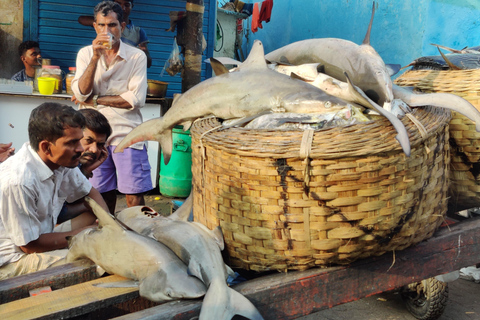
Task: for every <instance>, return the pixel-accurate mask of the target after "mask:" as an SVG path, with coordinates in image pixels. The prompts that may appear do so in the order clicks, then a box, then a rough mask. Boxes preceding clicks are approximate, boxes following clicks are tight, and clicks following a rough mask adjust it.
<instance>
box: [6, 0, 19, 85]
mask: <svg viewBox="0 0 480 320" xmlns="http://www.w3.org/2000/svg"><path fill="white" fill-rule="evenodd" d="M22 33H23V0H0V78H8V79H10V77H11V76H12V75H13V74H15V73H16V72H17V71H19V70H21V69H22V68H23V63H22V62H21V61H20V57H19V56H18V46H19V45H20V43H21V42H22Z"/></svg>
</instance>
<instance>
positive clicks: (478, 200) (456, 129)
mask: <svg viewBox="0 0 480 320" xmlns="http://www.w3.org/2000/svg"><path fill="white" fill-rule="evenodd" d="M479 79H480V70H479V69H472V70H447V71H438V70H416V71H408V72H406V73H404V74H403V75H401V76H400V77H399V78H398V79H397V80H396V81H395V82H396V84H398V85H400V86H411V87H415V88H416V89H418V90H420V91H423V92H444V93H453V94H456V95H458V96H460V97H462V98H464V99H466V100H467V101H469V102H470V103H471V104H473V105H474V106H475V107H476V108H477V109H478V110H480V80H479ZM452 115H453V117H452V120H451V121H450V126H449V127H450V147H451V157H452V159H451V168H450V170H451V171H450V180H451V183H450V188H449V197H450V200H449V207H450V210H451V211H460V210H464V209H468V208H473V207H480V133H479V132H477V131H476V130H475V124H474V123H473V122H472V121H471V120H470V119H468V118H467V117H465V116H463V115H461V114H458V113H456V112H453V113H452Z"/></svg>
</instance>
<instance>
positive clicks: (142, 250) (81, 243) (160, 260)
mask: <svg viewBox="0 0 480 320" xmlns="http://www.w3.org/2000/svg"><path fill="white" fill-rule="evenodd" d="M86 201H87V203H88V204H89V205H90V206H91V207H92V209H93V212H94V213H95V215H96V216H97V218H98V219H99V227H98V228H89V229H85V230H83V231H82V232H80V233H78V234H77V235H75V236H74V237H73V238H72V239H71V241H70V245H69V251H68V253H67V256H66V262H73V261H75V260H78V259H83V258H88V259H90V260H92V261H93V262H95V263H96V264H98V265H99V266H101V267H102V268H103V269H104V270H105V271H106V272H108V273H110V274H116V275H120V276H123V277H125V278H129V279H133V280H138V281H139V293H140V296H142V297H145V298H147V299H149V300H152V301H156V302H161V301H168V300H172V299H182V298H199V297H201V296H203V295H204V294H205V291H206V288H205V285H204V284H203V283H202V282H201V281H200V280H198V279H197V278H195V277H191V276H189V275H188V274H187V267H186V266H185V264H184V263H183V262H182V261H180V260H179V259H178V257H177V256H176V255H175V254H174V253H173V252H172V251H171V250H170V249H168V248H167V247H166V246H165V245H163V244H161V243H159V242H157V241H155V240H153V239H151V238H148V237H145V236H142V235H140V234H138V233H136V232H133V231H128V230H125V229H124V228H122V226H120V224H118V222H117V221H115V220H114V219H113V217H112V216H111V215H110V214H109V213H107V212H106V211H105V210H104V209H103V208H102V207H100V206H99V205H98V204H97V203H96V202H95V201H94V200H92V199H90V198H88V197H87V198H86Z"/></svg>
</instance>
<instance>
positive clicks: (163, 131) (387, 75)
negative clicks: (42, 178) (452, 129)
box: [115, 3, 480, 164]
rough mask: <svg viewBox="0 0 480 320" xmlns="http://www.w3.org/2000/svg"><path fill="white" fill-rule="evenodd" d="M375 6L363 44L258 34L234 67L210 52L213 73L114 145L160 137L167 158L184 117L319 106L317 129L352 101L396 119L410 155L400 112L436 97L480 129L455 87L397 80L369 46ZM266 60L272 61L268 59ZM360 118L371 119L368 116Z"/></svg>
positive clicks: (311, 110)
mask: <svg viewBox="0 0 480 320" xmlns="http://www.w3.org/2000/svg"><path fill="white" fill-rule="evenodd" d="M374 13H375V3H374V5H373V9H372V17H371V19H370V24H369V27H368V31H367V34H366V36H365V39H364V41H363V43H362V44H361V45H357V44H355V43H353V42H351V41H348V40H343V39H337V38H320V39H309V40H303V41H298V42H295V43H292V44H289V45H287V46H285V47H282V48H279V49H277V50H275V51H273V52H271V53H269V54H267V55H266V56H265V55H264V49H263V45H262V43H261V42H260V41H255V42H254V44H253V46H252V49H251V51H250V53H249V55H248V58H247V59H246V60H245V61H244V62H243V63H238V64H239V65H238V67H237V68H235V69H233V70H228V69H227V68H226V67H225V66H224V65H223V64H222V63H221V62H219V61H217V60H216V59H213V58H210V63H211V65H212V69H213V70H214V71H215V74H216V76H215V77H212V78H210V79H207V80H205V81H202V82H200V83H199V84H197V85H196V86H194V87H192V88H191V89H189V90H188V91H186V92H185V93H183V94H181V95H179V96H178V97H176V98H175V99H174V101H173V103H172V107H171V108H170V109H169V110H168V111H167V112H166V113H165V115H164V116H163V117H161V118H158V119H152V120H149V121H146V122H144V123H143V124H141V125H140V126H138V127H137V128H135V129H134V130H132V131H131V132H130V133H129V134H128V135H127V136H126V137H125V138H124V139H123V141H121V143H120V144H119V145H118V146H117V147H116V149H115V152H122V151H123V150H124V149H125V148H127V147H128V146H130V145H132V144H134V143H136V142H139V141H145V140H153V141H158V142H159V143H160V145H161V148H162V151H163V155H164V162H165V164H168V162H169V161H170V157H171V152H172V128H173V127H174V126H176V125H178V124H181V125H183V128H184V130H187V129H188V128H190V126H191V124H192V122H193V121H195V120H196V119H198V118H202V117H205V116H211V115H213V116H215V117H217V118H219V119H223V120H231V119H240V120H238V121H236V122H233V124H232V123H229V124H228V126H226V127H227V128H228V127H229V126H238V125H240V124H243V123H245V122H247V121H250V120H252V119H254V118H256V117H258V116H260V115H265V114H266V113H293V114H313V115H312V116H310V117H308V119H310V120H311V119H319V121H320V125H319V126H317V128H316V129H320V128H324V125H322V124H321V122H322V121H323V122H328V121H332V119H334V118H335V116H338V115H341V113H342V112H343V113H344V112H345V110H346V109H348V110H358V109H353V108H352V107H355V108H359V109H360V110H363V109H365V108H366V109H367V110H369V112H370V114H372V113H376V114H379V115H381V116H384V117H386V118H387V119H388V120H389V121H390V122H391V123H392V125H393V127H394V128H395V130H396V131H397V136H396V139H397V140H398V142H399V144H400V145H401V147H402V149H403V151H404V152H405V154H406V155H407V156H409V155H410V141H409V137H408V133H407V130H406V129H405V127H404V125H403V123H402V122H401V121H400V120H399V118H398V117H397V116H400V117H401V116H403V114H404V113H405V112H409V107H420V106H425V105H433V106H437V107H442V108H448V109H451V110H455V111H457V112H459V113H461V114H463V115H465V116H467V117H469V118H470V119H471V120H472V121H474V122H476V124H477V126H476V128H477V131H480V113H479V112H478V111H477V109H475V107H474V106H473V105H472V104H470V103H469V102H468V101H466V100H464V99H462V98H459V97H458V96H456V95H453V94H445V93H443V94H442V96H439V95H438V94H436V93H433V94H428V95H424V94H418V93H414V92H413V91H412V90H408V89H405V88H400V87H398V86H396V85H394V84H393V83H392V80H391V76H392V75H393V74H394V73H395V71H394V69H393V68H391V67H389V66H387V65H385V63H384V62H383V60H382V58H381V57H380V56H379V55H378V53H377V52H376V51H375V49H374V48H373V47H372V46H370V32H371V27H372V22H373V17H374ZM229 62H230V61H229ZM267 62H269V63H270V64H273V65H272V66H270V67H269V66H268V65H267ZM285 64H289V65H290V66H289V67H288V66H285ZM295 68H296V69H295ZM272 69H273V70H272ZM289 69H290V70H289ZM292 70H295V71H292ZM230 71H231V72H230ZM277 71H278V72H277ZM284 73H285V74H284ZM400 99H401V100H403V101H399V100H400ZM405 103H406V104H407V105H408V106H406V105H405ZM402 105H403V106H404V107H403V108H402V107H400V109H401V110H400V111H397V110H396V109H395V106H402ZM347 113H348V112H347ZM319 114H323V116H319ZM352 114H355V111H352V112H350V115H347V116H346V117H343V118H342V116H340V117H341V118H342V120H347V122H343V123H344V124H345V123H349V122H348V120H349V117H350V118H351V117H352ZM357 114H358V112H357ZM332 115H333V116H332ZM289 117H290V119H289V121H293V120H291V119H293V117H294V116H291V115H287V116H284V117H283V118H289ZM304 118H305V116H304ZM345 118H346V119H345ZM354 118H355V119H354V120H355V121H357V122H358V121H365V120H364V119H363V118H362V117H358V116H357V117H354ZM277 119H278V116H277ZM308 119H307V122H308V121H309V120H308ZM337 120H338V117H337ZM282 121H283V120H282ZM282 121H278V122H276V123H278V124H280V123H281V122H282ZM302 121H305V120H302ZM373 121H374V120H373ZM350 123H351V122H350ZM224 128H225V127H224Z"/></svg>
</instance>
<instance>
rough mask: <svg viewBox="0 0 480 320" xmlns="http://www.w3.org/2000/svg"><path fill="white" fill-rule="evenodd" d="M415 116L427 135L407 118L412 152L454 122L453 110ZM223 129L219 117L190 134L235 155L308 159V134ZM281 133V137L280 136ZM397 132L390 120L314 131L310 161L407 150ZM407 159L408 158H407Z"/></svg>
mask: <svg viewBox="0 0 480 320" xmlns="http://www.w3.org/2000/svg"><path fill="white" fill-rule="evenodd" d="M412 114H413V115H414V116H415V117H416V118H417V120H419V121H420V122H421V123H422V125H423V126H424V127H425V129H426V132H427V135H426V136H422V134H421V132H420V130H419V128H418V127H417V126H416V125H415V124H414V123H413V122H412V121H411V120H410V119H408V117H406V116H404V117H403V118H402V119H401V121H402V122H403V124H404V125H405V127H406V129H407V132H408V136H409V140H410V144H411V147H412V148H415V147H417V146H418V145H420V144H422V143H423V142H424V141H425V140H426V139H428V138H429V137H431V136H432V135H436V134H438V132H440V131H441V130H443V128H444V127H445V126H447V125H448V123H449V121H450V119H451V113H450V111H449V110H446V109H442V108H437V107H433V106H425V107H420V108H414V109H413V112H412ZM220 126H221V123H220V120H219V119H217V118H215V117H208V118H202V119H197V120H196V121H195V122H194V123H193V125H192V127H191V128H190V132H191V133H192V137H193V138H196V139H200V140H201V144H202V145H213V146H215V147H216V148H219V149H222V150H225V151H227V152H229V153H233V154H241V155H245V156H257V157H272V158H305V157H304V156H303V157H302V156H301V155H300V146H301V142H302V137H303V135H304V130H300V129H299V130H272V129H248V128H228V129H225V130H220V131H219V130H216V129H218V128H219V127H220ZM279 132H281V134H279ZM396 135H397V132H396V130H395V128H394V127H393V125H392V124H391V123H390V122H389V121H388V119H386V118H383V117H381V118H378V119H376V120H372V121H369V122H364V123H358V124H353V125H349V126H345V127H336V128H328V129H323V130H314V133H313V140H312V143H311V150H310V152H309V157H310V158H324V159H335V158H345V157H359V156H366V155H367V156H370V155H375V154H376V155H382V154H385V153H390V152H395V153H398V152H402V153H403V150H402V148H401V146H400V144H399V143H398V141H397V140H396V139H395V136H396ZM405 156H406V155H405Z"/></svg>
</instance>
